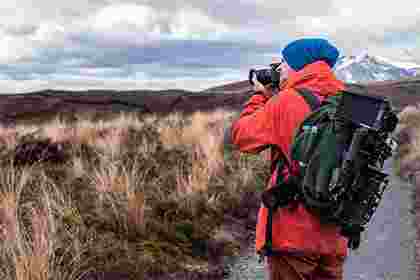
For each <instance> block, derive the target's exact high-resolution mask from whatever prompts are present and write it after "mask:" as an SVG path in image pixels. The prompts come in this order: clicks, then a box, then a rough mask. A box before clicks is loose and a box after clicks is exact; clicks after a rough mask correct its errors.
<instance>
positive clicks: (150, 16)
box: [0, 0, 420, 93]
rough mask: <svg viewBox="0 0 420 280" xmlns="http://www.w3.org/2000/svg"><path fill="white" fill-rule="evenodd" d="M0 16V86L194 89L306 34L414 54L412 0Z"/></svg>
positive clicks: (348, 47) (143, 2)
mask: <svg viewBox="0 0 420 280" xmlns="http://www.w3.org/2000/svg"><path fill="white" fill-rule="evenodd" d="M0 19H1V21H0V36H1V39H2V40H1V42H2V43H1V44H0V93H13V92H26V91H32V90H39V89H45V88H56V89H73V90H83V89H122V90H123V89H140V88H142V89H145V88H148V89H167V88H181V89H189V90H201V89H205V88H208V87H211V86H214V85H220V84H223V83H225V82H231V81H237V80H243V79H246V78H247V72H248V69H249V68H250V67H252V66H262V65H266V64H269V63H270V61H271V59H272V57H273V56H279V55H280V52H281V50H282V48H283V47H284V46H285V44H287V43H288V42H290V41H291V40H294V39H297V38H302V37H315V36H317V37H323V38H327V39H329V40H331V41H332V42H333V43H335V44H336V45H337V46H338V47H339V48H340V50H341V55H352V54H357V53H358V52H360V51H362V50H365V49H367V50H368V51H369V52H370V53H372V54H376V55H381V56H385V57H389V58H394V59H398V60H403V61H417V62H419V61H420V5H419V4H418V1H414V0H398V1H386V0H352V1H349V0H346V1H342V0H320V1H308V0H292V1H281V0H275V1H274V0H223V1H219V0H212V1H206V0H150V1H148V0H126V1H122V0H64V1H62V0H54V1H53V0H40V1H35V0H12V1H0Z"/></svg>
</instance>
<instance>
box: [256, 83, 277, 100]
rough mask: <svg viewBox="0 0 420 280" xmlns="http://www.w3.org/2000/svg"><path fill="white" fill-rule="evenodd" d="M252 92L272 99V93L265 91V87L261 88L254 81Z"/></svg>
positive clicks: (268, 90)
mask: <svg viewBox="0 0 420 280" xmlns="http://www.w3.org/2000/svg"><path fill="white" fill-rule="evenodd" d="M254 91H255V92H256V93H257V92H258V93H261V94H263V95H264V96H265V97H268V98H270V97H272V96H273V92H272V90H271V89H267V88H266V87H265V86H263V85H262V84H261V83H260V82H258V80H255V82H254Z"/></svg>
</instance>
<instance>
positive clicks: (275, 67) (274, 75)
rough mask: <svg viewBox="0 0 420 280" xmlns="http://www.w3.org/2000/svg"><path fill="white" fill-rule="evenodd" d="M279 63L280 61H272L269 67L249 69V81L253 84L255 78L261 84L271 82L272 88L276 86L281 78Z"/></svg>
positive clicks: (264, 84)
mask: <svg viewBox="0 0 420 280" xmlns="http://www.w3.org/2000/svg"><path fill="white" fill-rule="evenodd" d="M281 64H282V62H279V63H272V64H270V67H269V68H262V69H258V70H256V69H251V70H250V71H249V76H248V80H249V83H250V84H251V85H255V81H256V80H257V81H258V82H260V83H261V84H262V85H263V86H267V85H269V84H271V85H272V88H278V87H279V84H280V78H281V73H280V71H279V69H280V65H281Z"/></svg>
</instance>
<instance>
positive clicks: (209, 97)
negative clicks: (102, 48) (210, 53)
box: [0, 77, 420, 124]
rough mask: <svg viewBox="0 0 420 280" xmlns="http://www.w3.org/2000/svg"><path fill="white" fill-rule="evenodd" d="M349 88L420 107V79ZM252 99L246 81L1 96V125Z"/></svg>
mask: <svg viewBox="0 0 420 280" xmlns="http://www.w3.org/2000/svg"><path fill="white" fill-rule="evenodd" d="M348 88H349V89H351V90H355V91H357V92H363V93H368V94H372V95H381V96H388V97H389V98H390V99H391V100H392V102H393V104H394V106H395V107H396V108H397V109H399V110H401V109H402V108H403V107H405V106H407V105H409V104H416V103H420V94H416V93H420V77H416V78H408V79H404V80H400V81H387V82H372V83H369V84H364V85H362V84H348ZM251 94H252V90H251V87H250V86H249V84H248V83H247V81H240V82H236V83H231V84H226V85H221V86H218V87H214V88H210V89H207V90H204V91H201V92H189V91H183V90H165V91H147V90H138V91H107V90H103V91H98V90H96V91H77V92H74V91H57V90H45V91H40V92H31V93H27V94H4V95H0V123H3V124H11V123H14V122H15V121H20V120H33V121H36V120H38V119H45V118H49V117H50V116H55V115H56V114H57V113H60V114H63V115H66V116H68V117H69V118H76V117H77V116H78V115H79V114H81V113H82V112H83V113H84V112H94V113H95V114H97V115H103V114H105V115H107V114H108V113H111V112H119V111H131V112H138V113H141V114H142V113H163V114H166V113H169V112H173V111H180V112H193V111H196V110H202V111H208V110H212V109H216V108H227V109H234V110H237V109H240V107H241V105H242V104H243V103H244V102H245V101H246V100H247V99H248V98H249V96H250V95H251Z"/></svg>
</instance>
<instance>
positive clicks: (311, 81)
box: [284, 61, 345, 97]
mask: <svg viewBox="0 0 420 280" xmlns="http://www.w3.org/2000/svg"><path fill="white" fill-rule="evenodd" d="M287 88H296V89H299V88H305V89H308V90H311V91H312V92H314V93H316V94H318V95H320V96H324V97H328V96H331V95H335V94H336V93H337V91H340V90H344V89H345V85H344V83H343V82H342V81H340V80H338V79H337V78H336V76H335V75H334V72H333V71H332V69H331V67H330V66H329V65H328V64H327V63H325V62H324V61H317V62H314V63H311V64H308V65H306V66H305V67H304V68H303V69H302V70H300V71H297V72H295V71H291V72H290V73H289V77H288V79H287V81H286V84H285V86H284V89H287Z"/></svg>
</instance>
